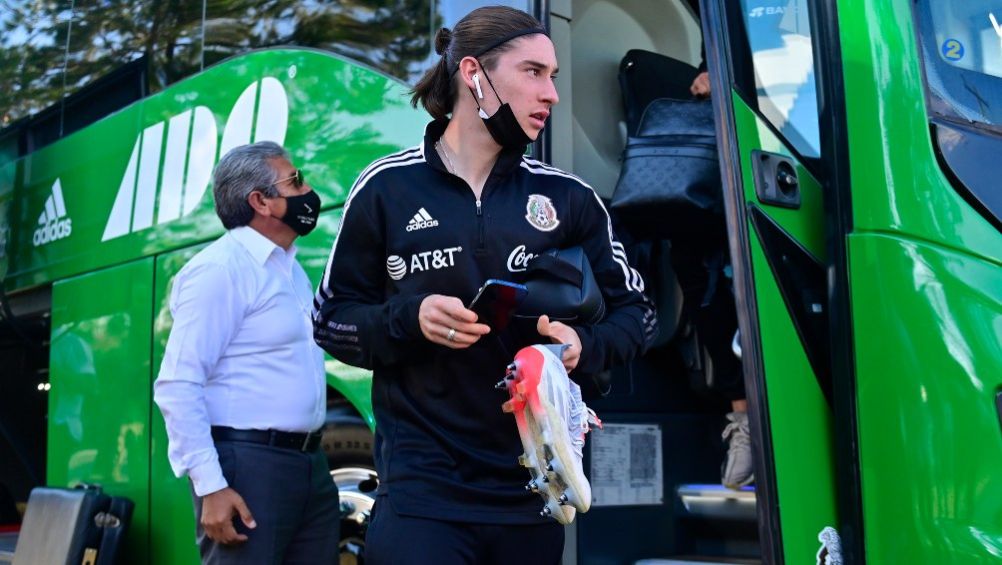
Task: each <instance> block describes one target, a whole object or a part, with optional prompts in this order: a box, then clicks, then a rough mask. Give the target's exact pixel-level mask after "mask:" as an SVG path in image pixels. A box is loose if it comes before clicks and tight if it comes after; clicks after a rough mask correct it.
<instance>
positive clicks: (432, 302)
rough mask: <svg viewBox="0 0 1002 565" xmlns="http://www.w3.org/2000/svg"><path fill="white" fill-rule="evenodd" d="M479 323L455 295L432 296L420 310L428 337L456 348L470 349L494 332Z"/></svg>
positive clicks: (422, 303)
mask: <svg viewBox="0 0 1002 565" xmlns="http://www.w3.org/2000/svg"><path fill="white" fill-rule="evenodd" d="M476 321H477V314H476V313H475V312H473V311H472V310H468V309H467V308H466V307H465V306H463V302H462V301H461V300H459V299H458V298H456V297H455V296H442V295H441V294H432V295H429V296H428V297H426V298H425V299H424V300H422V301H421V308H420V309H419V310H418V323H419V324H420V325H421V333H422V334H424V337H425V338H427V339H428V341H430V342H432V343H437V344H439V345H444V346H446V347H450V348H452V349H466V348H467V347H469V346H471V345H473V344H474V343H476V342H477V340H479V339H480V336H482V335H486V334H487V333H489V332H490V331H491V328H490V327H488V326H487V325H485V324H477V323H476ZM451 330H455V331H451ZM450 335H451V336H452V339H449V336H450Z"/></svg>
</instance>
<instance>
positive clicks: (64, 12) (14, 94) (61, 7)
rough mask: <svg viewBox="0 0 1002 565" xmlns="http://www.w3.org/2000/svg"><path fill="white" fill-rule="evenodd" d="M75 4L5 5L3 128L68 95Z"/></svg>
mask: <svg viewBox="0 0 1002 565" xmlns="http://www.w3.org/2000/svg"><path fill="white" fill-rule="evenodd" d="M69 21H70V6H69V2H45V3H42V2H39V3H35V2H30V3H29V2H14V3H7V2H4V3H3V4H2V5H0V84H2V85H3V88H0V127H4V126H7V125H9V124H11V123H12V122H14V121H16V120H18V119H20V118H23V117H25V116H29V115H32V114H34V113H35V112H37V111H39V110H41V109H43V108H46V107H48V106H51V105H52V104H54V103H56V102H58V101H59V99H60V98H61V97H62V95H63V69H64V68H65V63H66V35H67V30H68V26H69Z"/></svg>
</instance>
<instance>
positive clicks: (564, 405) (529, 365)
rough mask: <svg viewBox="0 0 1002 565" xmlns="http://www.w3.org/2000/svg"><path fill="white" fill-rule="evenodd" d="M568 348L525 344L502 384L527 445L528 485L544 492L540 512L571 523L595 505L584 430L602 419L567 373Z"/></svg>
mask: <svg viewBox="0 0 1002 565" xmlns="http://www.w3.org/2000/svg"><path fill="white" fill-rule="evenodd" d="M565 347H566V346H562V345H533V346H531V347H525V348H523V349H522V350H521V351H519V352H518V354H516V355H515V362H514V363H512V364H511V365H509V366H508V372H507V374H506V375H505V379H504V380H503V381H501V382H499V383H498V384H497V387H498V388H503V389H506V390H507V391H508V394H509V395H510V399H509V400H508V401H506V402H505V403H504V404H503V405H502V407H501V409H502V410H504V411H505V412H508V413H511V414H513V415H514V416H515V423H516V425H517V426H518V435H519V438H520V439H521V440H522V446H523V447H524V448H525V453H523V454H522V455H521V456H520V457H519V458H518V462H519V464H520V465H522V466H523V467H525V468H526V469H527V470H528V471H529V477H530V480H529V484H527V485H526V487H525V488H526V490H530V491H533V492H537V493H539V495H540V496H542V497H543V501H544V502H545V506H544V507H543V510H542V511H541V512H540V515H541V516H550V517H551V518H554V519H555V520H556V521H558V522H560V523H561V524H570V523H571V522H572V521H573V520H574V516H575V511H577V512H587V511H588V509H589V508H590V507H591V484H590V483H589V482H588V478H587V477H585V475H584V469H583V468H582V464H581V459H582V457H583V455H584V452H583V450H584V444H585V434H586V433H588V431H589V430H590V429H591V425H592V424H594V425H596V426H598V427H602V422H601V421H600V420H599V419H598V417H597V416H596V415H595V412H594V411H592V410H591V409H590V408H588V407H587V406H585V403H584V401H582V400H581V387H579V386H578V384H577V383H575V382H574V381H572V380H571V379H570V378H569V377H568V376H567V371H566V370H565V369H564V364H563V362H561V360H560V359H561V356H562V354H563V350H564V348H565Z"/></svg>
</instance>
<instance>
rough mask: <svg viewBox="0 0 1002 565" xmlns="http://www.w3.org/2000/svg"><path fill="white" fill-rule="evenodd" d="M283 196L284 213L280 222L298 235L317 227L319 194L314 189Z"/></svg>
mask: <svg viewBox="0 0 1002 565" xmlns="http://www.w3.org/2000/svg"><path fill="white" fill-rule="evenodd" d="M282 198H285V215H284V216H282V222H283V223H284V224H285V225H287V226H289V227H290V228H292V230H293V231H295V232H296V233H297V234H299V235H306V234H308V233H310V232H311V231H313V228H315V227H317V218H319V217H320V195H319V194H317V192H316V191H315V190H311V191H309V192H307V193H306V194H299V195H296V196H282Z"/></svg>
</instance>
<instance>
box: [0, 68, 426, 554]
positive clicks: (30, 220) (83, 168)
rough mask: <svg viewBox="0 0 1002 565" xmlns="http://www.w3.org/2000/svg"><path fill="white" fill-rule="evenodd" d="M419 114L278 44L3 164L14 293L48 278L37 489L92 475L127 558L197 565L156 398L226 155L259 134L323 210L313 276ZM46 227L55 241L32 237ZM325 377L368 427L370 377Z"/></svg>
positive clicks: (362, 78) (394, 94)
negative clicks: (124, 509) (173, 296)
mask: <svg viewBox="0 0 1002 565" xmlns="http://www.w3.org/2000/svg"><path fill="white" fill-rule="evenodd" d="M425 121H426V120H425V114H424V113H423V112H419V111H417V110H414V109H413V108H411V106H410V105H409V98H408V89H407V87H406V86H405V85H403V84H401V83H399V82H398V81H396V80H393V79H389V78H387V77H385V76H383V75H381V74H378V73H376V72H375V71H372V70H369V69H367V68H364V67H361V66H359V65H357V64H354V63H350V62H347V61H345V60H342V59H339V58H336V57H334V56H332V55H330V54H326V53H323V52H320V51H313V50H293V49H276V50H268V51H259V52H255V53H252V54H249V55H246V56H242V57H238V58H235V59H232V60H230V61H227V62H225V63H223V64H220V65H218V66H215V67H212V68H210V69H208V70H207V71H205V72H204V73H202V74H200V75H198V76H195V77H192V78H190V79H187V80H184V81H182V82H180V83H178V84H176V85H174V86H171V87H170V88H168V89H166V90H165V91H163V92H161V93H159V94H157V95H155V96H151V97H149V98H147V99H144V100H143V101H141V102H139V103H136V104H133V105H131V106H129V107H127V108H125V109H123V110H121V111H119V112H117V113H116V114H114V115H112V116H109V117H107V118H105V119H103V120H101V121H100V122H98V123H96V124H94V125H93V126H91V127H89V128H87V129H86V130H83V131H80V132H77V133H75V134H72V135H70V136H68V137H67V138H65V139H63V140H60V141H58V142H56V143H54V144H52V145H50V146H48V147H45V148H43V149H41V150H39V151H37V152H35V153H32V154H30V155H28V156H26V157H24V158H23V159H20V160H16V161H11V162H7V163H5V164H3V165H2V166H0V167H2V168H0V171H2V175H0V179H3V181H4V182H3V184H2V185H0V211H2V212H3V215H2V218H0V222H2V229H0V233H6V234H7V238H8V240H7V246H6V255H5V256H4V259H5V261H6V277H5V280H4V284H5V287H6V290H7V292H15V291H17V290H20V289H25V288H30V287H35V286H39V285H48V284H51V285H52V304H53V309H52V341H51V361H52V363H51V366H50V373H49V382H50V383H51V391H50V392H49V410H50V417H49V422H48V438H49V442H48V452H47V472H46V484H49V485H53V486H71V485H74V484H77V483H81V482H85V483H97V484H101V485H102V486H103V487H104V488H105V490H106V491H107V492H110V493H113V494H118V495H124V496H128V497H129V498H131V499H132V500H133V501H135V502H136V510H135V515H134V517H133V524H132V528H133V530H132V531H133V533H132V534H131V535H130V536H129V542H128V543H129V547H128V553H127V554H128V555H131V556H133V559H129V561H130V562H149V561H152V559H151V556H155V557H156V559H155V560H156V561H157V562H163V563H191V562H193V561H195V560H197V553H196V548H195V546H194V544H193V543H192V539H193V538H192V535H193V533H194V516H193V513H192V508H191V500H190V493H189V487H188V485H187V480H183V479H177V478H175V477H174V475H173V473H172V472H171V469H170V466H169V465H168V463H167V456H166V447H167V446H166V444H167V440H166V432H165V430H164V424H163V419H162V417H161V415H160V412H159V411H158V410H156V409H155V408H153V405H152V395H151V391H152V383H153V380H154V379H155V378H156V375H157V373H158V371H159V366H160V360H161V358H162V355H163V350H164V347H165V345H166V342H167V336H168V334H169V331H170V325H171V319H170V312H169V309H168V306H167V296H168V289H169V284H170V281H171V277H172V276H173V275H174V274H175V273H177V271H178V270H180V268H181V267H182V266H183V265H184V263H185V262H186V261H187V260H188V259H189V258H190V257H191V256H193V255H194V254H195V253H196V252H197V251H198V250H199V249H200V248H201V247H203V245H204V244H205V243H206V242H207V241H210V240H212V239H214V238H216V237H218V236H219V235H220V234H222V233H223V228H222V225H221V223H220V222H219V220H218V218H217V217H216V215H215V212H214V210H213V201H212V196H211V189H210V183H209V180H210V179H209V176H208V174H209V173H210V172H211V170H212V167H213V166H214V165H215V163H216V161H217V160H218V158H219V157H220V156H221V155H222V153H223V150H224V149H225V148H226V147H232V146H235V145H239V144H241V143H249V142H251V141H259V140H263V139H270V140H273V141H276V142H279V143H282V144H283V145H284V146H285V147H286V148H288V149H289V151H290V153H291V159H292V162H293V163H295V164H296V165H297V166H298V167H301V168H302V170H303V171H304V173H305V175H306V177H307V178H308V179H309V182H310V183H311V185H312V186H313V187H314V189H315V190H316V191H317V192H318V193H319V194H320V196H321V198H322V199H323V203H324V210H325V212H324V213H323V215H322V216H321V219H320V222H319V227H318V229H316V230H315V231H314V232H313V233H312V234H310V235H309V236H308V237H305V238H302V239H300V240H299V241H298V242H297V247H298V248H299V253H298V259H299V261H300V263H301V264H302V265H303V267H304V268H305V269H306V272H307V275H308V276H309V277H310V279H311V280H314V281H316V280H319V279H320V276H321V274H322V272H323V269H324V267H325V265H326V262H327V256H328V253H329V251H330V247H331V243H332V242H333V239H334V234H335V233H336V232H337V226H338V222H339V219H340V207H341V206H342V205H343V203H344V201H345V199H346V198H347V195H348V191H349V189H350V188H351V185H352V183H353V182H354V180H355V178H356V177H357V176H358V174H359V173H360V172H361V171H362V169H363V168H364V167H365V166H366V165H368V164H369V163H370V162H372V161H373V160H375V159H377V158H379V157H382V156H384V155H386V154H387V153H391V152H395V151H398V150H400V149H402V148H404V147H408V146H413V145H416V144H417V143H419V142H420V140H421V133H422V131H423V126H424V123H425ZM57 192H58V194H56V193H57ZM40 215H44V216H46V217H45V218H40ZM40 219H44V220H47V221H46V222H42V223H39V221H40ZM60 222H66V223H67V225H68V226H69V227H68V229H66V228H63V229H62V230H60V228H59V227H58V225H59V223H60ZM116 222H117V223H116ZM46 224H49V225H55V226H57V227H56V228H54V229H51V228H50V230H49V231H50V232H51V233H52V234H54V235H56V238H55V239H52V240H49V241H43V240H46V239H48V238H46V237H45V236H44V235H43V236H40V237H39V236H36V235H35V232H36V231H38V230H39V229H40V228H42V229H44V228H45V226H46ZM36 242H38V243H39V245H35V243H36ZM362 244H364V243H362ZM327 369H328V383H329V384H330V385H331V386H332V387H333V388H334V389H336V390H337V391H338V392H339V393H340V394H342V395H343V396H344V397H345V398H347V399H348V400H349V401H350V402H351V403H352V404H353V405H354V406H355V408H356V409H357V410H358V412H359V413H360V414H361V415H362V417H363V418H364V419H365V420H366V421H367V422H368V423H369V425H370V426H372V425H373V424H374V421H373V418H372V408H371V402H370V398H369V390H370V374H369V373H368V372H367V371H363V370H360V369H357V368H354V367H349V366H346V365H344V364H342V363H339V362H337V361H335V360H332V359H330V358H328V361H327ZM141 556H142V557H141Z"/></svg>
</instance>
